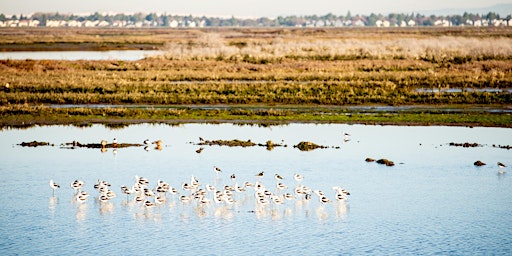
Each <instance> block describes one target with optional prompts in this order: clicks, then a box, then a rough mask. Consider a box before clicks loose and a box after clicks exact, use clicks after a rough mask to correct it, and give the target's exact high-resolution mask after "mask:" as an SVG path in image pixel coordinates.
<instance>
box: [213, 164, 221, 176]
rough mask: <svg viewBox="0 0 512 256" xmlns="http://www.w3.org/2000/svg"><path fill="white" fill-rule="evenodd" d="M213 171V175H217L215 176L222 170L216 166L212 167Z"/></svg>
mask: <svg viewBox="0 0 512 256" xmlns="http://www.w3.org/2000/svg"><path fill="white" fill-rule="evenodd" d="M213 170H214V171H215V174H217V175H218V174H219V172H222V170H221V169H220V168H219V167H217V166H214V167H213Z"/></svg>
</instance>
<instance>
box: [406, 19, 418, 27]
mask: <svg viewBox="0 0 512 256" xmlns="http://www.w3.org/2000/svg"><path fill="white" fill-rule="evenodd" d="M407 26H409V27H414V26H416V21H414V20H409V21H408V22H407Z"/></svg>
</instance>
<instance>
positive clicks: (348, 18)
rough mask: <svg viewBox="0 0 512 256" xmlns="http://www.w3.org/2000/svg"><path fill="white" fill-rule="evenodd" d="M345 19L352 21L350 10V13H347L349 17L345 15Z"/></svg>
mask: <svg viewBox="0 0 512 256" xmlns="http://www.w3.org/2000/svg"><path fill="white" fill-rule="evenodd" d="M345 18H346V19H347V20H352V13H350V10H349V11H347V15H345Z"/></svg>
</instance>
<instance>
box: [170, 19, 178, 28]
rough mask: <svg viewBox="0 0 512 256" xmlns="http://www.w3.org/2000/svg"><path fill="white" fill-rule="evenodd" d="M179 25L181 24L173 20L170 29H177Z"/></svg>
mask: <svg viewBox="0 0 512 256" xmlns="http://www.w3.org/2000/svg"><path fill="white" fill-rule="evenodd" d="M178 25H179V23H178V21H177V20H171V22H169V27H171V28H177V27H178Z"/></svg>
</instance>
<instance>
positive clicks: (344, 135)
mask: <svg viewBox="0 0 512 256" xmlns="http://www.w3.org/2000/svg"><path fill="white" fill-rule="evenodd" d="M349 140H350V134H348V133H346V132H345V133H343V141H345V142H347V141H349Z"/></svg>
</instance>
